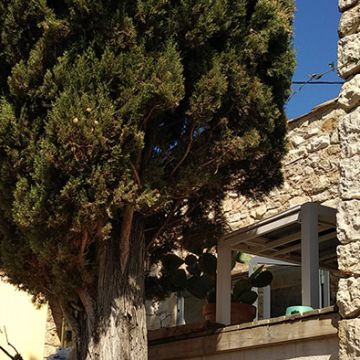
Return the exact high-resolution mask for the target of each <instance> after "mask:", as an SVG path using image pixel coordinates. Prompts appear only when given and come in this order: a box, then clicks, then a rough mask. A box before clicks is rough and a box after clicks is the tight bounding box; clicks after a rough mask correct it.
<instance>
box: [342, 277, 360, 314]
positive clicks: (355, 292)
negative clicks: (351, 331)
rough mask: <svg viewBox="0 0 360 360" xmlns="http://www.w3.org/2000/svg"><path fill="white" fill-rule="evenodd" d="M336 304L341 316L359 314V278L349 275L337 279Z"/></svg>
mask: <svg viewBox="0 0 360 360" xmlns="http://www.w3.org/2000/svg"><path fill="white" fill-rule="evenodd" d="M337 305H338V307H339V312H340V315H341V316H342V317H343V318H352V317H357V316H359V315H360V278H354V277H350V278H347V279H340V280H339V288H338V292H337Z"/></svg>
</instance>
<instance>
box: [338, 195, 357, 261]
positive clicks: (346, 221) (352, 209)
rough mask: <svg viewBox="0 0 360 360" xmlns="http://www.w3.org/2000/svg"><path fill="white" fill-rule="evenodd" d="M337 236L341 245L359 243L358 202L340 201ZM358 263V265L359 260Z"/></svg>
mask: <svg viewBox="0 0 360 360" xmlns="http://www.w3.org/2000/svg"><path fill="white" fill-rule="evenodd" d="M337 236H338V239H339V241H340V242H341V243H342V244H348V243H351V242H354V241H355V242H356V241H360V201H357V200H352V201H342V202H341V203H340V204H339V207H338V213H337ZM358 246H359V244H358ZM355 249H356V247H355ZM344 250H345V249H344ZM358 262H359V265H360V258H359V259H358Z"/></svg>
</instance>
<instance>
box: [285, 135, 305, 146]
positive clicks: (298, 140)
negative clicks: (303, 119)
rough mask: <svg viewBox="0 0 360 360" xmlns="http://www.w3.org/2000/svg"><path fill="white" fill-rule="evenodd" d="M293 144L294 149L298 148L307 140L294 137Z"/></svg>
mask: <svg viewBox="0 0 360 360" xmlns="http://www.w3.org/2000/svg"><path fill="white" fill-rule="evenodd" d="M289 140H290V142H291V144H292V145H293V146H294V148H297V147H298V146H299V145H301V144H302V143H304V141H305V139H304V138H303V137H302V136H300V135H295V136H292V137H291V138H290V139H289Z"/></svg>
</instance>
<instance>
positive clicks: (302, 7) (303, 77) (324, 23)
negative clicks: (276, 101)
mask: <svg viewBox="0 0 360 360" xmlns="http://www.w3.org/2000/svg"><path fill="white" fill-rule="evenodd" d="M296 8H297V10H296V14H295V36H294V45H295V49H296V58H297V68H296V71H295V74H294V77H293V80H295V81H307V80H308V79H309V77H308V75H309V74H313V73H323V72H325V71H327V70H330V67H329V63H332V62H335V64H336V57H337V55H336V46H337V40H338V34H337V28H338V23H339V17H340V14H339V11H338V1H337V0H296ZM321 80H323V81H341V79H340V78H339V77H338V76H337V74H336V72H335V71H333V72H331V73H329V74H327V75H324V77H323V78H322V79H321ZM340 86H341V85H305V86H304V87H303V88H302V90H301V91H298V89H299V85H293V91H298V92H297V93H294V94H293V96H292V98H291V99H290V101H289V102H288V104H287V106H286V112H287V115H288V118H289V119H292V118H295V117H297V116H300V115H303V114H306V113H307V112H309V111H310V110H311V109H312V108H313V107H314V106H315V105H318V104H321V103H322V102H324V101H326V100H329V99H332V98H334V97H336V96H337V95H338V94H339V90H340Z"/></svg>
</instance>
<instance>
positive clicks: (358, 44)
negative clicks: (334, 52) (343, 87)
mask: <svg viewBox="0 0 360 360" xmlns="http://www.w3.org/2000/svg"><path fill="white" fill-rule="evenodd" d="M338 71H339V73H340V75H341V76H342V77H343V78H344V79H346V78H348V77H349V76H351V75H354V74H356V73H358V72H360V33H357V34H352V35H348V36H345V37H343V38H342V39H340V40H339V43H338Z"/></svg>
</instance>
